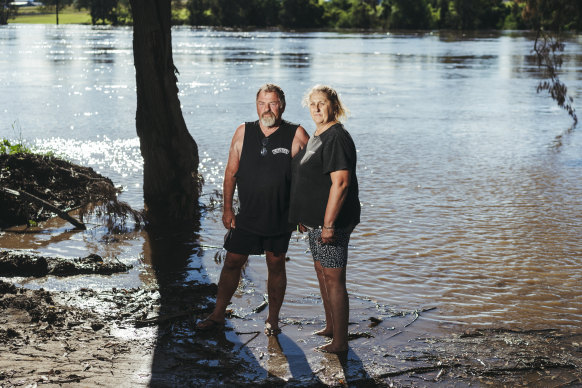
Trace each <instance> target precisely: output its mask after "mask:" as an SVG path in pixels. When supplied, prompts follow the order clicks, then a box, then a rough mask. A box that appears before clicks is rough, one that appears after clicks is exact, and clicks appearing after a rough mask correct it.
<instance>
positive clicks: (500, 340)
mask: <svg viewBox="0 0 582 388" xmlns="http://www.w3.org/2000/svg"><path fill="white" fill-rule="evenodd" d="M215 293H216V285H214V284H200V283H197V282H193V281H189V282H188V281H186V282H174V283H168V284H165V285H161V286H155V287H147V288H146V287H140V288H133V289H116V288H114V289H110V290H104V291H94V290H90V289H79V290H76V291H70V292H47V291H44V290H30V289H25V288H20V287H16V286H15V285H14V284H12V283H9V282H7V281H0V317H1V318H0V327H1V329H0V349H1V351H2V358H1V359H0V386H3V387H16V386H34V385H35V384H38V385H40V384H43V385H47V386H55V387H56V386H78V384H79V383H82V385H83V386H88V387H90V386H116V385H117V386H121V387H129V386H131V387H146V386H153V387H173V386H204V385H208V386H218V385H221V386H226V387H229V386H232V387H235V386H249V387H250V386H253V387H255V386H259V387H271V386H298V387H325V386H355V387H368V386H381V387H383V386H395V387H418V386H422V387H433V386H434V387H438V386H468V385H471V386H488V385H493V386H518V385H523V384H529V385H535V386H544V387H559V386H560V387H562V386H566V387H567V386H572V387H575V386H581V385H582V375H581V372H580V371H581V370H582V334H580V333H565V332H561V331H558V330H552V329H547V330H539V331H519V330H507V329H473V330H469V331H467V330H460V329H459V328H450V330H449V333H448V334H444V335H442V334H441V335H436V333H435V332H434V331H433V329H434V323H433V322H432V319H433V318H434V317H433V316H432V315H431V314H434V311H430V310H429V311H409V312H405V311H392V310H390V308H388V307H387V306H378V305H376V304H374V303H373V302H371V301H369V300H365V299H358V298H351V301H350V304H351V306H352V314H351V319H350V333H351V335H350V350H349V352H348V353H347V354H345V355H341V356H339V357H338V356H336V355H330V354H321V353H318V352H315V351H314V350H313V349H314V348H315V347H316V346H317V345H320V344H321V343H323V341H325V340H324V339H323V338H321V337H318V336H314V335H312V332H313V331H314V330H316V329H319V328H320V327H321V325H322V322H320V321H318V320H317V319H313V318H306V317H285V318H284V319H283V321H282V329H283V333H282V334H281V335H279V336H278V337H267V336H265V335H264V334H263V331H262V329H263V323H262V322H263V320H264V317H265V311H251V312H249V313H248V314H245V315H244V316H242V315H241V316H239V315H237V314H232V315H231V318H229V320H228V324H227V327H226V328H225V329H224V330H220V331H217V332H211V333H206V332H197V331H196V328H195V325H196V320H197V319H199V318H201V317H204V316H205V315H207V314H208V312H209V311H210V310H211V308H212V307H213V297H214V295H215ZM245 297H246V296H245ZM250 297H251V298H254V299H256V301H257V302H259V301H260V300H261V296H260V295H255V296H252V295H251V296H250ZM254 299H253V300H254ZM257 305H258V306H260V305H261V304H260V303H258V304H257ZM256 310H260V309H256Z"/></svg>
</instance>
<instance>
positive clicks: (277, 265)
mask: <svg viewBox="0 0 582 388" xmlns="http://www.w3.org/2000/svg"><path fill="white" fill-rule="evenodd" d="M266 258H267V268H268V269H269V271H275V272H280V271H284V270H285V260H286V259H285V253H277V254H275V253H273V252H266Z"/></svg>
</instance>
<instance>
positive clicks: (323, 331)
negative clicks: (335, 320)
mask: <svg viewBox="0 0 582 388" xmlns="http://www.w3.org/2000/svg"><path fill="white" fill-rule="evenodd" d="M313 334H315V335H320V336H322V337H329V338H333V330H330V329H328V328H327V327H324V328H323V329H321V330H317V331H314V332H313Z"/></svg>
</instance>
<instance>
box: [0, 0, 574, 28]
mask: <svg viewBox="0 0 582 388" xmlns="http://www.w3.org/2000/svg"><path fill="white" fill-rule="evenodd" d="M7 1H8V0H0V2H4V3H6V4H8V3H7ZM43 3H44V4H45V5H46V6H47V7H48V8H53V9H54V8H55V7H59V8H62V7H65V6H71V5H72V6H74V7H76V8H78V9H87V10H88V11H89V12H90V15H91V19H92V23H93V24H111V25H130V24H132V22H133V20H132V15H131V10H130V4H129V0H44V1H43ZM171 12H172V13H171V18H172V24H174V25H176V24H186V25H192V26H212V27H235V28H272V27H282V28H291V29H359V30H395V29H421V30H422V29H451V30H476V29H509V30H516V29H532V30H536V29H537V27H538V26H539V25H540V24H542V25H544V24H545V25H548V26H553V25H555V24H556V23H562V24H561V25H560V28H561V29H562V30H575V31H582V1H581V0H510V1H504V0H171ZM1 15H2V12H0V17H1Z"/></svg>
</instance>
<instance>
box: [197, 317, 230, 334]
mask: <svg viewBox="0 0 582 388" xmlns="http://www.w3.org/2000/svg"><path fill="white" fill-rule="evenodd" d="M225 323H226V322H225V320H224V319H223V320H222V321H220V320H218V319H215V318H212V317H211V316H209V317H207V318H206V319H203V320H201V321H200V322H198V323H197V324H196V329H197V330H200V331H213V330H222V329H224V325H225Z"/></svg>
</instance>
